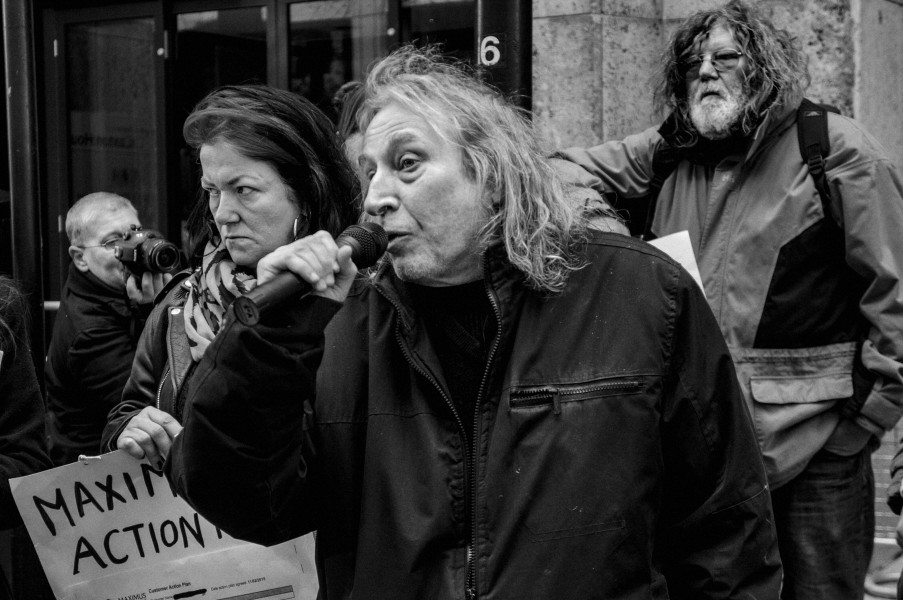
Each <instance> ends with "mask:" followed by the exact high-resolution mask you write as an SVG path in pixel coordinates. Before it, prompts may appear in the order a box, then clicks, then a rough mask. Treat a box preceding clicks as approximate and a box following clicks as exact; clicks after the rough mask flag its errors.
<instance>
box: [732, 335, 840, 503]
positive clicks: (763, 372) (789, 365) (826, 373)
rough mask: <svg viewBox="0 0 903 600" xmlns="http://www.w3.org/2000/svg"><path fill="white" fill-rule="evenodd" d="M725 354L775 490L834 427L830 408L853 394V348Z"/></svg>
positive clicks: (746, 350)
mask: <svg viewBox="0 0 903 600" xmlns="http://www.w3.org/2000/svg"><path fill="white" fill-rule="evenodd" d="M731 352H732V355H733V357H734V364H735V365H736V367H737V375H738V377H739V378H740V384H741V387H742V388H743V392H744V396H745V397H746V401H747V405H748V407H749V410H750V414H751V415H752V418H753V423H754V425H755V428H756V436H757V438H758V441H759V446H760V447H761V450H762V455H763V458H764V460H765V467H766V471H767V472H768V479H769V482H770V483H771V484H772V486H773V487H774V486H779V485H781V484H783V483H786V482H787V481H788V480H790V479H791V478H793V477H794V476H796V475H797V474H798V473H799V472H800V471H802V469H803V468H805V466H806V464H807V463H808V462H809V459H810V458H811V457H812V456H813V455H814V454H815V453H816V452H818V451H819V450H820V449H821V448H822V447H823V446H824V444H825V442H826V441H827V439H828V438H829V437H830V435H831V433H832V432H833V431H834V428H835V427H836V426H837V423H838V420H839V418H840V411H839V410H835V407H836V406H837V405H838V403H839V402H840V401H842V400H844V399H846V398H849V397H850V396H852V395H853V378H852V372H853V359H854V357H855V354H856V345H855V344H854V343H844V344H832V345H829V346H819V347H814V348H789V349H786V348H780V349H763V348H754V349H750V348H744V349H740V350H737V349H733V350H732V351H731Z"/></svg>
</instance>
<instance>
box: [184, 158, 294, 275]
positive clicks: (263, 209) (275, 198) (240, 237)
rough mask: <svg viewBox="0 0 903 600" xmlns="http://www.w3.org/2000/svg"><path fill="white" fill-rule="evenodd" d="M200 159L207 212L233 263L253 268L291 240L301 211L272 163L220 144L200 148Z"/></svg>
mask: <svg viewBox="0 0 903 600" xmlns="http://www.w3.org/2000/svg"><path fill="white" fill-rule="evenodd" d="M200 160H201V170H202V174H201V187H203V188H204V190H206V191H207V194H208V197H209V206H210V214H211V215H213V220H214V222H215V223H216V227H217V229H218V230H219V235H220V237H221V238H222V239H223V242H224V243H225V245H226V249H227V250H229V254H230V255H231V256H232V260H234V261H235V264H237V265H239V266H243V267H248V268H255V267H256V266H257V262H258V261H259V260H260V259H261V258H263V257H264V256H266V255H267V254H269V253H270V252H272V251H273V250H275V249H276V248H278V247H279V246H283V245H285V244H288V243H289V242H291V241H292V236H293V231H292V228H293V224H294V221H295V218H297V217H298V215H299V214H300V212H301V211H300V209H299V207H298V204H297V202H296V201H295V200H294V199H293V195H294V194H293V193H292V191H291V189H290V188H289V187H288V186H286V185H285V183H284V182H283V181H282V178H281V177H280V176H279V173H277V172H276V169H275V168H273V166H272V165H270V164H269V163H267V162H263V161H258V160H253V159H250V158H248V157H246V156H244V155H243V154H241V153H240V152H239V151H238V150H237V149H236V148H235V147H234V146H232V145H231V144H229V143H228V142H222V141H218V142H215V143H212V144H205V145H203V146H201V151H200Z"/></svg>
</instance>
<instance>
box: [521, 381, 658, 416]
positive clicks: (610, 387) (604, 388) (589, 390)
mask: <svg viewBox="0 0 903 600" xmlns="http://www.w3.org/2000/svg"><path fill="white" fill-rule="evenodd" d="M642 386H643V384H642V382H641V381H640V380H639V379H638V378H636V379H631V378H626V379H620V378H619V379H606V380H601V381H594V382H589V383H579V384H562V385H548V386H537V387H525V388H520V389H512V390H511V394H510V396H509V399H508V408H509V410H518V409H524V408H537V407H551V408H552V411H553V412H554V413H555V414H561V406H562V404H567V403H570V402H582V401H584V400H592V399H594V398H604V397H606V396H618V395H622V394H636V393H639V392H640V390H642Z"/></svg>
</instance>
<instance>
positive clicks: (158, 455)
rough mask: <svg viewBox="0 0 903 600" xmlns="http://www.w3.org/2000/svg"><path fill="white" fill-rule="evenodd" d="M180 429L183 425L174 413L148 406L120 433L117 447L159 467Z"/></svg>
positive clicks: (161, 465) (167, 454)
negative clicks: (174, 416)
mask: <svg viewBox="0 0 903 600" xmlns="http://www.w3.org/2000/svg"><path fill="white" fill-rule="evenodd" d="M180 431H182V426H181V425H180V424H179V422H178V421H176V420H175V418H173V416H172V415H170V414H169V413H166V412H163V411H162V410H159V409H157V408H154V407H153V406H147V407H145V408H143V409H141V412H139V413H138V414H137V415H135V416H134V417H132V418H131V420H130V421H129V424H128V425H127V426H126V428H125V429H124V430H123V431H122V433H121V434H119V439H118V440H116V447H117V448H119V449H120V450H125V451H126V452H127V453H129V454H130V455H131V456H133V457H135V458H137V459H139V460H140V459H142V458H147V461H148V462H149V463H150V464H151V465H152V466H154V467H155V468H158V469H159V468H162V467H163V461H165V460H166V458H167V457H168V456H169V449H170V448H172V440H173V439H174V438H175V437H176V436H177V435H178V434H179V432H180Z"/></svg>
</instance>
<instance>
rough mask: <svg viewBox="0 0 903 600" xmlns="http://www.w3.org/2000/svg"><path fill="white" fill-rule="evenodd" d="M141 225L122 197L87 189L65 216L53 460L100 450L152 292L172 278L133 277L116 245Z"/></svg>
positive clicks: (52, 405)
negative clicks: (66, 256)
mask: <svg viewBox="0 0 903 600" xmlns="http://www.w3.org/2000/svg"><path fill="white" fill-rule="evenodd" d="M140 228H141V221H140V220H139V219H138V211H136V210H135V207H134V206H132V203H131V202H129V201H128V200H127V199H126V198H123V197H122V196H118V195H116V194H111V193H107V192H97V193H93V194H88V195H87V196H85V197H83V198H81V199H80V200H79V201H78V202H76V203H75V204H73V205H72V207H71V208H70V209H69V212H68V213H67V214H66V235H67V236H68V238H69V243H70V246H69V256H70V257H71V258H72V263H71V264H70V265H69V274H68V276H67V278H66V283H65V285H64V286H63V291H62V298H61V300H60V310H59V312H58V313H57V315H56V320H55V322H54V327H53V337H52V338H51V341H50V348H49V350H48V353H47V362H46V365H45V368H44V377H45V382H46V386H47V408H48V410H47V429H48V434H49V439H50V457H51V459H52V460H53V463H54V464H55V465H57V466H59V465H64V464H68V463H71V462H73V461H75V460H77V459H78V456H79V455H80V454H87V455H96V454H99V453H100V437H101V433H102V432H103V428H104V426H105V425H106V423H107V413H108V412H109V411H110V409H111V408H113V407H114V406H116V405H117V404H118V403H119V401H120V396H121V395H122V389H123V387H124V386H125V382H126V380H127V379H128V377H129V373H130V372H131V369H132V359H133V358H134V356H135V349H136V348H137V343H138V337H139V336H140V335H141V331H142V329H143V328H144V322H145V321H146V320H147V317H148V315H149V314H150V310H151V306H152V303H153V300H154V297H155V296H156V294H157V293H158V292H159V291H160V290H162V289H163V288H164V287H165V285H166V283H168V282H169V280H171V279H172V275H170V274H168V273H152V272H150V271H146V272H144V273H143V274H142V275H141V278H140V279H139V278H138V277H137V276H131V275H130V274H129V271H128V270H127V269H126V267H125V266H124V265H123V264H122V263H121V262H120V260H119V258H117V256H116V252H115V244H116V243H117V242H121V241H122V240H124V239H126V237H127V236H128V235H129V233H130V232H131V231H135V230H138V229H140Z"/></svg>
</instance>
